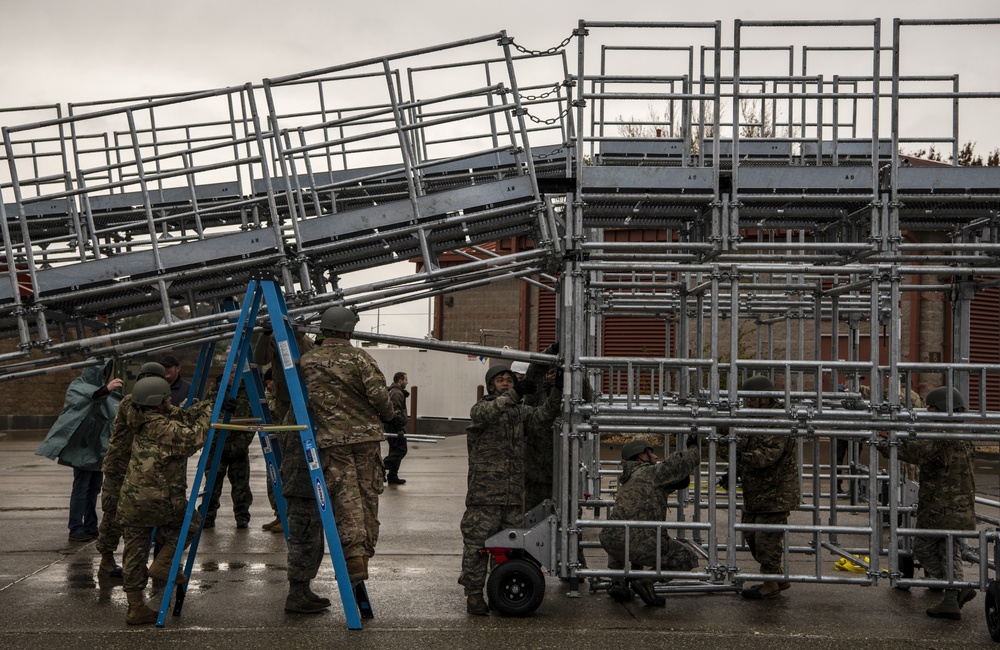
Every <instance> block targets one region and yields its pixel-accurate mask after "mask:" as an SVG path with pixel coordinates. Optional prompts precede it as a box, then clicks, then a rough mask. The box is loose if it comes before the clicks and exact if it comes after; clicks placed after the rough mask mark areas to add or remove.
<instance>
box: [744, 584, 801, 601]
mask: <svg viewBox="0 0 1000 650" xmlns="http://www.w3.org/2000/svg"><path fill="white" fill-rule="evenodd" d="M791 586H792V584H791V583H790V582H774V581H770V580H769V581H767V582H764V583H762V584H759V585H754V586H752V587H748V588H746V589H744V590H743V591H741V592H740V595H741V596H743V597H744V598H749V599H750V600H761V599H763V598H774V597H775V596H778V595H779V594H781V592H782V591H784V590H785V589H788V588H789V587H791Z"/></svg>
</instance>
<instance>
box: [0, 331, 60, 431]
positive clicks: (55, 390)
mask: <svg viewBox="0 0 1000 650" xmlns="http://www.w3.org/2000/svg"><path fill="white" fill-rule="evenodd" d="M18 343H19V341H18V340H17V339H4V340H0V354H6V353H9V352H14V351H16V350H17V344H18ZM78 375H79V371H72V370H70V371H59V372H53V373H50V374H44V375H38V376H36V377H27V378H25V379H15V380H11V381H5V382H0V430H3V429H44V428H48V427H49V426H51V424H52V422H53V421H55V419H56V417H57V416H58V415H59V414H60V413H61V412H62V406H63V399H64V398H65V397H66V387H67V386H69V383H70V382H71V381H73V379H75V378H76V377H77V376H78Z"/></svg>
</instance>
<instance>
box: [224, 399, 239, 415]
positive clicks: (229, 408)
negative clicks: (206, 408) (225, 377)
mask: <svg viewBox="0 0 1000 650" xmlns="http://www.w3.org/2000/svg"><path fill="white" fill-rule="evenodd" d="M237 406H239V402H237V401H236V398H235V397H227V398H225V399H224V400H222V412H223V413H229V414H230V415H232V414H233V412H234V411H236V407H237Z"/></svg>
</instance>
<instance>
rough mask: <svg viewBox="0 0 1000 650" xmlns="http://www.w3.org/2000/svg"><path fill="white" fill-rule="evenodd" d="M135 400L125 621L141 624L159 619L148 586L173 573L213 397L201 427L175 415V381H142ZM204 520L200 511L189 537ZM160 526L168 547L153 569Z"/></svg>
mask: <svg viewBox="0 0 1000 650" xmlns="http://www.w3.org/2000/svg"><path fill="white" fill-rule="evenodd" d="M132 405H133V406H134V407H137V408H138V410H139V412H140V414H141V417H142V420H141V422H139V426H138V429H137V430H136V431H135V439H134V441H133V444H132V457H131V459H130V460H129V464H128V471H127V472H126V474H125V480H124V482H123V484H122V490H121V499H120V500H119V502H118V522H119V523H120V524H121V525H122V528H123V536H124V538H125V555H124V559H123V561H122V565H123V566H122V569H123V573H124V574H125V581H124V585H123V588H124V591H125V595H126V596H127V597H128V614H127V615H126V617H125V622H126V623H127V624H129V625H140V624H144V623H152V622H154V621H156V612H155V611H153V610H151V609H149V608H148V607H146V604H145V602H144V601H143V597H142V591H143V589H145V588H146V579H147V576H152V577H153V578H158V579H161V580H166V579H167V578H169V574H170V565H171V563H172V562H173V558H174V552H175V551H176V550H177V542H178V539H179V537H180V527H181V525H182V524H183V522H184V515H185V512H186V510H187V468H186V461H187V458H188V456H191V455H192V454H194V453H195V452H196V451H198V450H199V449H201V447H202V445H204V444H205V435H206V433H207V429H208V423H209V419H210V417H211V415H212V410H211V406H212V405H211V403H210V402H207V401H203V402H200V403H198V404H196V405H195V406H194V407H193V408H194V409H195V410H196V412H197V413H198V417H197V420H196V423H195V426H193V427H192V426H188V425H187V424H186V423H185V421H184V419H182V418H178V417H176V416H174V415H173V414H172V412H171V405H170V385H169V384H168V383H167V382H166V380H165V379H162V378H160V377H144V378H143V379H140V380H139V381H137V382H136V384H135V387H134V388H133V389H132ZM203 405H204V406H203ZM234 407H235V404H231V405H229V404H227V405H226V407H224V408H225V410H227V411H229V410H230V409H231V408H234ZM200 523H201V518H200V517H199V516H198V513H197V512H196V513H195V516H194V517H193V518H192V521H191V528H190V530H189V533H190V534H189V536H188V541H190V539H191V535H193V534H194V533H196V532H197V529H198V528H197V527H198V524H200ZM154 528H156V529H157V533H158V535H159V536H161V538H162V540H161V541H162V543H163V548H162V550H161V551H160V553H159V554H158V555H157V556H156V558H154V559H153V563H152V564H151V565H150V566H149V568H148V570H147V568H146V559H147V556H148V554H149V538H150V536H151V535H152V533H153V529H154ZM186 581H187V578H186V577H185V576H184V575H183V574H181V575H178V576H177V582H178V584H184V583H185V582H186Z"/></svg>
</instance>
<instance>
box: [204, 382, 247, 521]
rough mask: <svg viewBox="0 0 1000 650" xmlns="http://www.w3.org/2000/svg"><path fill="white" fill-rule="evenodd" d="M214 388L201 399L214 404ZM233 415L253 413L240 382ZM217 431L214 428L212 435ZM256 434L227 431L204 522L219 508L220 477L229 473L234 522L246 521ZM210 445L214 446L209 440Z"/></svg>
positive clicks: (221, 480)
mask: <svg viewBox="0 0 1000 650" xmlns="http://www.w3.org/2000/svg"><path fill="white" fill-rule="evenodd" d="M217 395H218V391H217V390H215V389H213V390H212V391H211V392H210V393H209V394H208V395H206V396H205V399H204V401H206V402H208V403H209V404H213V405H214V404H215V400H216V398H217ZM232 417H234V418H249V417H253V413H252V412H251V409H250V396H249V395H247V391H246V389H245V388H244V387H243V386H240V389H239V391H237V393H236V410H235V411H233V415H232ZM218 435H219V432H216V436H218ZM254 438H256V435H255V434H254V432H252V431H227V432H226V443H225V444H224V445H223V446H222V455H221V456H220V457H219V471H218V472H217V473H216V475H215V483H214V484H213V485H212V496H211V498H210V499H209V501H208V511H207V512H206V513H205V525H206V526H210V525H214V523H215V517H216V513H218V511H219V501H220V499H221V497H222V487H223V483H224V481H223V479H224V478H225V477H227V476H228V477H229V485H230V486H231V488H232V489H231V491H230V494H231V496H232V499H233V516H234V517H235V518H236V523H237V525H239V524H247V523H248V522H249V521H250V506H251V505H253V493H252V492H251V491H250V443H251V442H253V440H254ZM212 447H213V448H214V447H215V443H214V442H213V444H212ZM210 469H211V468H210V467H209V466H207V465H206V467H205V476H206V477H207V476H208V473H209V471H210Z"/></svg>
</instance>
